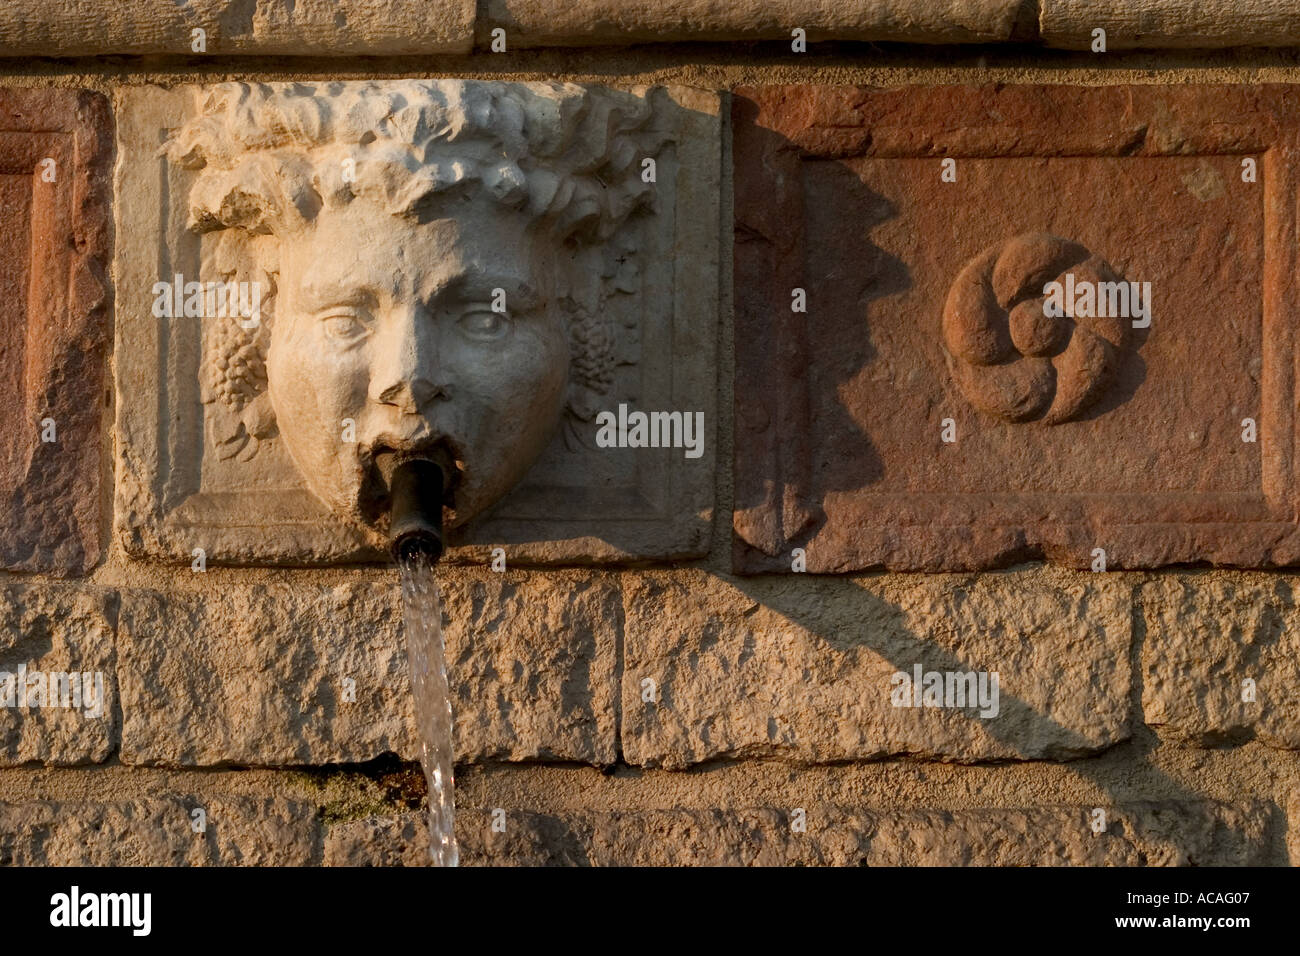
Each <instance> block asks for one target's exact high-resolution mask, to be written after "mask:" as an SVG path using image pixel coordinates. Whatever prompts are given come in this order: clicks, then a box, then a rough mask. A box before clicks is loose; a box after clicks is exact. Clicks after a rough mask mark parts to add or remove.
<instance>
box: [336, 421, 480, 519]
mask: <svg viewBox="0 0 1300 956" xmlns="http://www.w3.org/2000/svg"><path fill="white" fill-rule="evenodd" d="M414 458H424V459H428V460H430V461H432V462H434V463H435V464H437V465H438V467H439V468H440V469H441V471H442V473H443V480H444V482H445V484H444V488H443V496H442V501H443V507H444V508H448V509H450V510H451V511H453V512H454V511H455V510H456V489H457V488H458V487H459V486H460V484H461V482H462V481H463V479H464V476H465V457H464V453H463V452H462V451H461V449H460V447H459V445H458V444H457V443H456V442H455V441H453V440H452V439H451V438H446V437H442V438H438V439H435V440H424V441H418V442H409V443H408V442H400V441H394V442H391V443H390V442H385V441H382V440H381V441H380V442H378V443H376V444H375V445H373V446H371V447H369V448H363V449H362V450H361V466H362V470H363V472H364V474H365V481H364V482H363V486H362V494H361V499H362V500H361V508H362V512H363V514H364V515H365V517H366V519H367V520H368V521H370V522H372V523H375V522H377V521H378V519H379V518H380V516H381V515H383V514H386V513H387V511H388V508H389V504H390V503H389V479H390V476H391V474H392V470H393V468H394V467H395V466H396V465H398V464H400V463H402V462H404V461H409V460H411V459H414Z"/></svg>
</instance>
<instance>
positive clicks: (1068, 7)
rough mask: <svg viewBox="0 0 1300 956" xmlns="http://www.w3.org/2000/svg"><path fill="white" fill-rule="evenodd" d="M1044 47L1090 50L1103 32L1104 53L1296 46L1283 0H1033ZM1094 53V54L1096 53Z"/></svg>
mask: <svg viewBox="0 0 1300 956" xmlns="http://www.w3.org/2000/svg"><path fill="white" fill-rule="evenodd" d="M1038 18H1039V28H1040V32H1041V34H1042V38H1043V40H1044V41H1045V42H1046V43H1047V45H1048V46H1053V47H1064V48H1065V49H1067V50H1091V49H1093V48H1094V46H1093V45H1094V43H1095V42H1096V41H1097V39H1098V38H1097V36H1096V35H1095V34H1094V32H1093V31H1094V30H1098V29H1101V30H1105V31H1106V33H1105V38H1106V47H1105V49H1106V50H1107V51H1109V50H1124V49H1157V48H1171V47H1173V48H1178V47H1181V48H1186V49H1198V50H1204V49H1211V48H1215V47H1229V46H1245V47H1260V46H1293V45H1294V44H1295V43H1296V41H1297V40H1300V29H1297V27H1296V19H1295V8H1294V7H1293V6H1292V5H1291V3H1290V2H1289V0H1127V2H1125V3H1109V2H1107V0H1039V14H1038ZM1098 52H1100V51H1098Z"/></svg>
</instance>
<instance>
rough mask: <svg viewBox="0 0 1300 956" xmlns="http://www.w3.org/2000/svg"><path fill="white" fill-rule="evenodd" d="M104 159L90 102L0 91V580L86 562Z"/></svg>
mask: <svg viewBox="0 0 1300 956" xmlns="http://www.w3.org/2000/svg"><path fill="white" fill-rule="evenodd" d="M112 152H113V147H112V131H111V121H110V118H109V112H108V103H107V101H106V100H105V99H104V98H103V97H102V96H100V95H99V94H98V93H91V92H87V91H79V90H21V89H4V90H0V207H2V208H3V210H4V215H5V219H4V229H2V230H0V303H2V304H0V309H2V310H3V316H4V320H3V321H2V322H0V407H3V408H4V413H3V417H0V424H2V425H3V427H0V514H2V515H3V527H0V567H6V568H11V569H17V570H24V571H56V572H62V573H68V572H72V573H77V572H82V571H85V570H86V569H88V568H90V567H91V566H92V565H94V564H95V562H96V561H97V560H98V558H99V532H100V500H99V498H100V491H99V475H100V469H101V468H102V461H103V441H102V438H101V428H100V424H101V419H102V416H103V407H104V363H105V361H106V358H105V348H106V346H107V344H108V324H107V314H106V310H107V306H108V286H107V278H106V276H107V266H108V254H109V242H110V239H109V235H110V234H109V198H108V190H109V182H108V168H109V163H110V161H111V158H112Z"/></svg>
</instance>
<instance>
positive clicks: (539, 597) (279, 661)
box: [118, 574, 621, 766]
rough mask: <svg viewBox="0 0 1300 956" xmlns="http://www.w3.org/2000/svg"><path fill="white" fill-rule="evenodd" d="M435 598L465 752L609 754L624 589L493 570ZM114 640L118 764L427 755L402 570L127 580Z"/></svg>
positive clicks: (487, 755)
mask: <svg viewBox="0 0 1300 956" xmlns="http://www.w3.org/2000/svg"><path fill="white" fill-rule="evenodd" d="M442 592H443V614H444V617H443V622H444V636H445V640H446V644H447V665H448V666H447V670H448V675H449V677H450V680H451V692H452V707H453V710H454V713H455V738H456V751H457V757H458V759H459V760H462V761H466V760H484V759H502V760H530V759H550V760H572V761H582V762H588V763H609V762H612V761H613V759H614V752H615V751H614V746H615V745H614V722H615V670H614V668H615V660H614V649H615V646H616V641H617V638H618V629H619V617H620V614H621V608H620V604H619V595H618V592H617V590H616V589H615V588H612V587H610V586H609V585H607V584H605V583H604V582H603V581H600V580H597V581H594V582H593V581H591V580H590V579H586V580H581V579H577V578H576V577H573V576H569V575H561V576H560V578H559V580H554V579H553V576H547V578H546V579H545V580H542V579H539V578H538V577H536V576H534V577H532V578H528V579H523V580H521V579H520V578H517V577H515V576H514V575H510V576H507V577H503V576H502V575H497V574H487V575H480V576H478V577H477V578H470V577H467V576H465V577H457V578H456V579H454V580H449V579H448V578H447V577H444V579H443V581H442ZM118 633H119V657H118V660H119V674H120V679H121V682H122V714H123V741H122V761H123V762H124V763H129V764H158V765H186V766H189V765H199V766H210V765H219V764H239V765H258V766H280V765H293V764H326V763H349V762H363V761H367V760H371V759H374V758H375V757H378V756H380V755H381V754H383V753H386V752H393V753H396V754H399V755H401V756H403V757H405V758H406V759H408V760H416V759H418V756H419V747H418V745H417V744H416V742H415V730H414V718H413V711H412V703H411V688H410V678H409V676H408V670H407V660H406V644H405V637H404V633H403V629H402V617H401V606H400V601H399V599H398V593H397V583H396V581H395V580H394V581H392V582H380V583H356V584H340V585H337V586H334V587H328V586H318V585H312V586H307V585H303V586H291V585H265V586H264V585H253V586H247V585H245V586H233V587H232V586H226V587H220V586H218V587H217V588H215V589H214V590H213V591H211V592H208V593H204V594H197V593H192V592H181V591H172V592H169V593H166V594H163V593H161V592H157V591H147V590H141V589H128V590H125V591H123V593H122V610H121V620H120V625H119V632H118ZM345 679H347V680H351V681H354V682H355V688H354V690H355V701H348V700H347V699H345V698H346V696H347V695H348V694H349V693H350V692H351V690H352V689H350V688H349V687H348V686H347V685H345V684H344V681H345Z"/></svg>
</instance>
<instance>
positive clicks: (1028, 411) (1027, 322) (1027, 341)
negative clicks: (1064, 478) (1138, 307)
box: [943, 233, 1131, 425]
mask: <svg viewBox="0 0 1300 956" xmlns="http://www.w3.org/2000/svg"><path fill="white" fill-rule="evenodd" d="M1067 273H1069V274H1072V275H1073V277H1074V280H1073V281H1074V284H1075V285H1076V286H1077V285H1078V284H1079V283H1083V282H1088V283H1102V282H1117V281H1119V280H1120V277H1119V276H1118V275H1117V274H1116V273H1115V271H1114V270H1113V269H1112V268H1111V267H1110V266H1109V265H1108V264H1107V263H1106V262H1105V261H1103V260H1102V259H1101V258H1099V257H1098V256H1095V255H1093V254H1092V253H1091V252H1089V251H1088V250H1087V249H1086V248H1084V247H1083V246H1081V245H1080V244H1078V243H1077V242H1071V241H1070V240H1068V239H1061V238H1058V237H1056V236H1051V235H1047V234H1045V233H1036V234H1028V235H1021V236H1016V237H1015V238H1013V239H1008V240H1007V241H1005V242H1003V243H1000V244H999V245H997V246H994V247H993V248H991V249H987V250H985V251H984V252H982V253H980V255H978V256H977V257H976V258H975V259H973V260H971V262H969V263H968V264H967V265H966V267H965V268H963V269H962V271H961V273H960V274H959V275H958V276H957V279H956V281H955V282H954V283H953V284H952V288H951V289H950V290H949V293H948V301H947V303H946V304H945V306H944V310H943V336H944V342H945V343H946V345H947V348H948V353H949V366H950V368H951V371H952V375H953V378H954V379H955V381H956V382H957V385H958V387H959V388H960V389H961V391H962V394H963V395H965V396H966V398H967V399H968V400H969V401H970V402H971V404H972V405H974V406H975V407H976V408H978V409H980V410H981V411H982V412H985V413H986V414H989V415H993V416H995V417H997V418H999V419H1001V420H1003V421H1006V422H1028V421H1039V422H1042V423H1044V424H1048V425H1056V424H1059V423H1061V422H1066V421H1069V420H1070V419H1072V418H1075V417H1077V416H1078V415H1079V413H1080V412H1081V411H1083V410H1084V409H1085V408H1086V407H1087V406H1088V405H1089V404H1091V403H1092V402H1093V401H1095V400H1096V398H1097V397H1098V396H1099V395H1100V394H1101V393H1102V392H1103V391H1104V390H1105V388H1106V387H1107V385H1108V384H1109V383H1110V381H1111V380H1112V379H1113V377H1114V373H1115V369H1116V368H1117V366H1118V364H1119V359H1120V357H1121V355H1122V354H1123V351H1124V350H1125V349H1126V348H1127V347H1128V344H1129V329H1130V325H1131V320H1130V319H1129V318H1127V317H1123V316H1105V317H1099V316H1085V315H1078V316H1073V317H1072V316H1070V315H1068V314H1067V315H1062V316H1059V317H1054V316H1052V315H1049V314H1048V310H1046V309H1045V308H1044V304H1045V301H1046V297H1045V295H1044V292H1043V289H1044V286H1046V285H1048V284H1049V283H1051V282H1053V281H1056V282H1060V283H1062V285H1064V284H1065V282H1066V274H1067Z"/></svg>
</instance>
